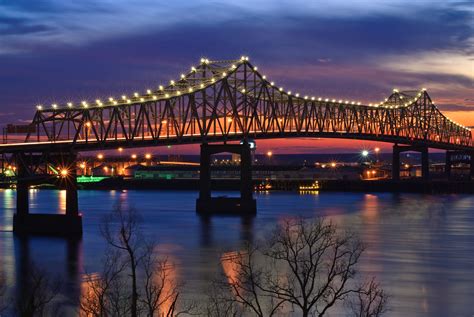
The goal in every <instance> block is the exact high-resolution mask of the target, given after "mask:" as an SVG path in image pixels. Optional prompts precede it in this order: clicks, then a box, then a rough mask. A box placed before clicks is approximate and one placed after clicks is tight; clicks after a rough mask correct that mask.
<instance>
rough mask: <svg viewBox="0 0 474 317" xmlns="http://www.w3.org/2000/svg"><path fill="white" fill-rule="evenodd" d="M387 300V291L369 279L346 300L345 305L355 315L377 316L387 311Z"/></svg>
mask: <svg viewBox="0 0 474 317" xmlns="http://www.w3.org/2000/svg"><path fill="white" fill-rule="evenodd" d="M387 302H388V295H387V293H386V292H385V291H384V290H383V289H382V288H381V287H380V284H379V283H377V282H376V281H375V279H371V280H370V281H367V282H365V283H364V284H362V285H361V286H360V287H359V291H358V292H356V293H355V294H353V296H351V298H350V299H349V300H348V301H347V306H348V307H349V309H350V310H351V312H352V315H353V316H355V317H378V316H381V315H383V314H384V313H385V312H386V311H387V309H388V308H387Z"/></svg>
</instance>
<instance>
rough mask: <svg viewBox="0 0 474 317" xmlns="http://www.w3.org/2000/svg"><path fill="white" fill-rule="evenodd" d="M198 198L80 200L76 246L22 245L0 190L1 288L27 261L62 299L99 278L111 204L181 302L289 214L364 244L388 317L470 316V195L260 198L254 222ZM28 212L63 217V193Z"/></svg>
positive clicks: (41, 241) (473, 237)
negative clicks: (179, 284)
mask: <svg viewBox="0 0 474 317" xmlns="http://www.w3.org/2000/svg"><path fill="white" fill-rule="evenodd" d="M196 197H197V193H196V192H186V191H179V192H175V191H161V192H160V191H124V192H121V191H80V192H79V203H80V209H81V211H82V213H83V216H84V219H83V221H84V235H83V238H82V241H80V242H79V243H77V242H74V241H67V240H64V239H60V238H45V237H35V238H29V239H28V240H26V241H25V240H20V239H18V238H16V237H14V235H13V234H12V233H11V232H10V230H11V224H12V217H13V213H14V211H15V199H16V193H15V191H13V190H0V230H2V231H1V232H0V273H3V274H4V276H5V277H6V278H7V282H8V283H9V285H14V284H15V281H16V280H18V274H19V271H20V267H21V266H22V265H24V263H25V261H26V260H27V259H33V260H34V261H35V262H36V263H37V264H38V265H40V266H42V267H46V268H48V269H49V270H52V271H54V272H57V274H61V275H62V276H63V277H64V280H67V281H68V284H67V288H66V290H65V293H66V294H65V295H64V296H65V297H69V298H71V297H74V296H76V297H77V293H78V291H77V289H79V286H80V280H81V273H83V272H84V271H87V272H94V271H97V270H99V269H100V258H101V255H102V254H103V250H104V242H103V240H102V238H101V236H100V233H99V228H98V225H99V223H100V221H101V217H102V216H103V215H104V214H105V213H107V212H109V211H111V210H113V208H114V206H115V205H117V204H119V203H120V204H122V205H123V206H130V207H134V208H136V209H137V210H139V211H140V212H141V214H142V217H143V218H144V220H145V221H144V223H143V229H144V231H145V233H146V234H149V235H152V236H153V237H154V238H155V239H156V240H157V241H158V242H159V250H160V252H162V253H163V254H164V255H167V256H168V257H169V258H170V259H171V260H172V261H173V262H174V263H175V264H176V268H175V272H174V273H175V275H176V277H177V278H178V279H179V280H181V281H184V282H185V293H187V294H197V293H199V290H202V289H204V288H205V287H206V286H207V281H208V280H209V279H211V278H213V277H214V276H215V275H216V273H217V272H218V271H219V269H221V268H220V267H219V258H220V257H221V256H222V255H223V254H224V253H226V252H232V251H236V250H238V249H239V248H240V247H241V246H242V244H243V241H245V240H255V239H259V238H261V237H263V236H265V234H266V233H268V231H269V230H271V228H272V227H273V226H274V225H275V223H276V222H277V221H278V220H279V219H281V218H285V217H288V216H293V215H302V216H305V217H313V216H317V215H324V216H329V217H331V218H332V219H333V221H335V222H336V223H337V224H339V225H340V226H341V227H344V228H350V229H352V230H355V231H357V232H358V233H359V234H360V236H361V238H362V240H363V241H364V242H365V243H366V245H367V251H366V252H365V254H364V256H363V258H362V260H361V262H360V266H359V268H360V271H361V272H362V273H363V274H365V275H367V276H376V277H377V278H378V279H379V280H380V281H381V283H382V285H383V287H384V288H385V289H386V290H387V291H388V292H389V293H390V295H391V302H390V303H391V311H390V313H389V314H387V315H388V316H473V315H474V196H473V195H444V196H431V195H419V194H379V193H377V194H363V193H320V194H319V195H299V194H296V193H289V192H284V193H271V194H258V195H257V199H258V214H257V216H256V217H255V218H254V219H252V220H249V219H242V218H239V217H213V218H210V219H202V218H200V217H198V216H197V215H196V214H195V212H194V204H195V199H196ZM30 206H31V212H33V213H34V212H50V213H61V212H64V208H65V193H64V192H63V191H52V190H40V191H38V190H31V191H30Z"/></svg>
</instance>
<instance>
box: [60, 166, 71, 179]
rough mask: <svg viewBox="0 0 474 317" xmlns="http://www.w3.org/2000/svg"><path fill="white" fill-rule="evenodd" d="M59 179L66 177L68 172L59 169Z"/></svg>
mask: <svg viewBox="0 0 474 317" xmlns="http://www.w3.org/2000/svg"><path fill="white" fill-rule="evenodd" d="M60 174H61V177H63V178H64V177H67V176H68V175H69V171H68V170H67V169H65V168H63V169H61V171H60Z"/></svg>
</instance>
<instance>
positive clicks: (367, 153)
mask: <svg viewBox="0 0 474 317" xmlns="http://www.w3.org/2000/svg"><path fill="white" fill-rule="evenodd" d="M361 154H362V156H363V157H367V156H369V151H367V150H363V151H362V153H361Z"/></svg>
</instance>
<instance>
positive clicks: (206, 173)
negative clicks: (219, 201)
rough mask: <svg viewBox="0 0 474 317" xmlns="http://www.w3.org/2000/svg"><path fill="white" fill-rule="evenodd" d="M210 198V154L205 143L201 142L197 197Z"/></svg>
mask: <svg viewBox="0 0 474 317" xmlns="http://www.w3.org/2000/svg"><path fill="white" fill-rule="evenodd" d="M210 198H211V154H210V152H209V145H208V144H207V143H203V144H201V156H200V166H199V199H203V200H206V199H210Z"/></svg>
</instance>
